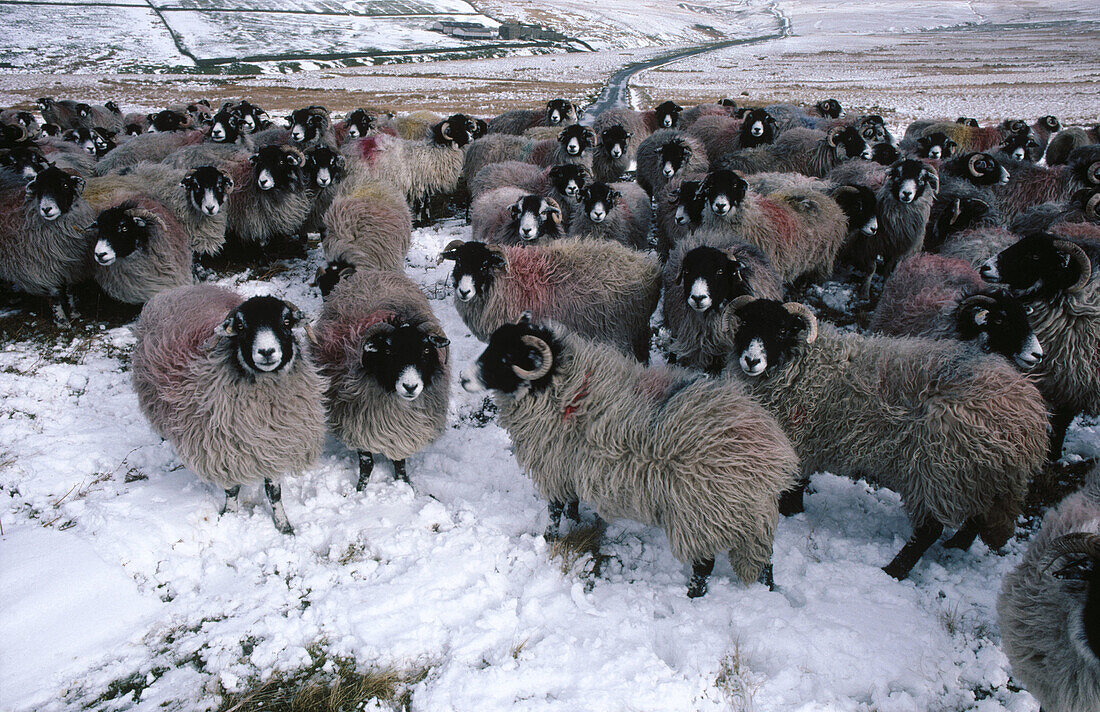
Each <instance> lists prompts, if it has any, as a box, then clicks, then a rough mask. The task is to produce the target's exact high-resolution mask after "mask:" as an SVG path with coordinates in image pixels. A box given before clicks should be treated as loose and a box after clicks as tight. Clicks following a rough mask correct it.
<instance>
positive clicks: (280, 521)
mask: <svg viewBox="0 0 1100 712" xmlns="http://www.w3.org/2000/svg"><path fill="white" fill-rule="evenodd" d="M264 492H266V493H267V499H268V501H269V502H271V520H272V521H273V522H275V528H276V529H278V530H279V531H280V532H282V533H283V534H293V533H294V527H292V526H290V521H289V520H288V519H287V518H286V512H285V511H284V510H283V488H282V486H280V485H278V484H276V483H275V482H272V481H271V480H269V479H266V478H265V479H264Z"/></svg>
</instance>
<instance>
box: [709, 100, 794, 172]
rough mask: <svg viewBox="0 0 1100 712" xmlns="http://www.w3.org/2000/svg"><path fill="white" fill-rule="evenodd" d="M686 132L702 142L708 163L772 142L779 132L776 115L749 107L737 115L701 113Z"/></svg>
mask: <svg viewBox="0 0 1100 712" xmlns="http://www.w3.org/2000/svg"><path fill="white" fill-rule="evenodd" d="M688 132H689V133H690V134H691V135H692V136H695V137H696V138H698V139H699V140H700V141H701V142H702V144H703V148H704V149H705V150H706V152H707V160H709V161H710V162H711V163H715V162H717V161H718V160H719V159H721V158H722V156H725V155H727V154H729V153H733V152H734V151H740V150H743V149H749V148H756V147H757V146H767V145H771V144H772V143H774V142H775V138H776V136H777V135H778V134H779V130H778V128H777V125H776V121H775V119H774V118H772V116H771V114H769V113H768V112H767V111H765V110H764V109H750V110H748V111H747V112H745V114H744V117H743V118H740V119H733V118H727V117H724V116H704V117H702V118H700V119H699V120H698V121H696V122H695V123H694V124H692V125H691V129H689V131H688Z"/></svg>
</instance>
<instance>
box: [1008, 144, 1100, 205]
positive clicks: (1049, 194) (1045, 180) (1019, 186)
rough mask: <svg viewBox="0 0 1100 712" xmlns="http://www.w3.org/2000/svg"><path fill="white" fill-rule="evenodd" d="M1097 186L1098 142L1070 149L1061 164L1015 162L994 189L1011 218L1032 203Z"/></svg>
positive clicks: (1099, 178) (1099, 183)
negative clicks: (1009, 174)
mask: <svg viewBox="0 0 1100 712" xmlns="http://www.w3.org/2000/svg"><path fill="white" fill-rule="evenodd" d="M1097 186H1100V144H1094V145H1089V146H1082V147H1081V148H1077V149H1074V151H1073V153H1071V154H1070V155H1069V158H1068V159H1067V162H1066V164H1065V165H1064V166H1056V167H1054V168H1043V167H1042V166H1036V165H1018V166H1016V167H1015V168H1014V170H1013V171H1012V177H1011V178H1010V179H1009V181H1008V184H1007V185H1005V186H1002V187H1001V188H1000V189H999V190H998V191H997V193H998V198H999V201H1000V209H1001V213H1003V214H1004V216H1005V219H1007V220H1011V219H1012V218H1014V217H1016V215H1018V214H1019V213H1022V212H1024V211H1025V210H1027V209H1028V208H1030V207H1032V206H1033V205H1041V204H1043V203H1047V202H1052V201H1053V202H1057V201H1062V200H1067V199H1069V198H1070V196H1072V195H1073V194H1074V193H1076V192H1077V191H1079V190H1081V189H1082V188H1095V187H1097Z"/></svg>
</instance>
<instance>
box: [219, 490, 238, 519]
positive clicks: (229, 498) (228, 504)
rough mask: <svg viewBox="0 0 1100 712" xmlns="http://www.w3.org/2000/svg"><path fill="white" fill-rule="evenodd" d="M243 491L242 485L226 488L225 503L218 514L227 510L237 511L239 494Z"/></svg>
mask: <svg viewBox="0 0 1100 712" xmlns="http://www.w3.org/2000/svg"><path fill="white" fill-rule="evenodd" d="M240 493H241V486H240V485H233V486H232V487H230V488H228V489H227V490H225V504H223V505H222V511H220V512H218V514H225V513H226V512H236V511H237V495H239V494H240Z"/></svg>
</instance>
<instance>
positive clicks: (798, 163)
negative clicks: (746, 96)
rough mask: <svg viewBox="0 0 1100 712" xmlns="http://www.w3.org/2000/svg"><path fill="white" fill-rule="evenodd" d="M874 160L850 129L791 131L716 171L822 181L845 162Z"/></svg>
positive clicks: (868, 147)
mask: <svg viewBox="0 0 1100 712" xmlns="http://www.w3.org/2000/svg"><path fill="white" fill-rule="evenodd" d="M872 156H873V153H872V151H871V145H870V144H869V143H867V141H866V140H865V139H864V138H863V137H862V136H860V134H859V132H858V131H857V130H856V129H854V128H852V127H851V126H848V127H845V128H833V129H830V130H829V131H828V132H825V131H815V130H813V129H790V130H789V131H784V132H783V133H781V134H780V135H779V137H778V138H777V139H776V140H775V142H774V143H772V144H771V145H770V146H757V147H756V148H750V149H745V150H743V151H738V152H736V153H730V154H727V155H726V156H724V157H723V158H722V159H721V160H720V161H718V162H717V163H716V164H715V165H714V167H715V168H726V169H729V170H736V171H740V172H741V173H743V174H749V173H765V172H769V171H771V172H777V173H785V172H793V173H802V174H804V175H808V176H814V177H815V178H822V177H824V176H825V174H827V173H828V172H829V171H831V170H832V169H833V168H835V167H836V166H837V165H838V164H839V163H841V162H842V161H844V160H847V159H849V158H865V159H868V160H869V159H871V157H872Z"/></svg>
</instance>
